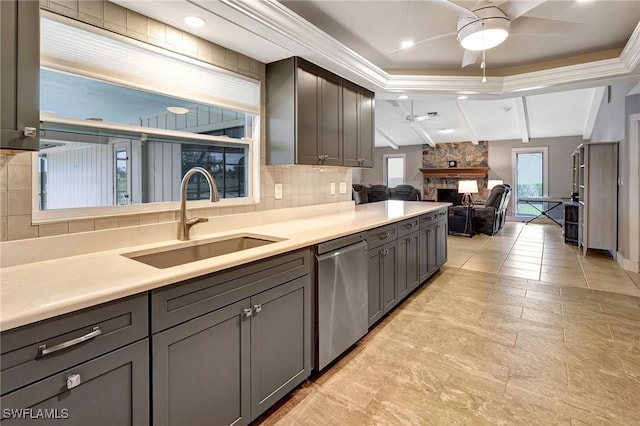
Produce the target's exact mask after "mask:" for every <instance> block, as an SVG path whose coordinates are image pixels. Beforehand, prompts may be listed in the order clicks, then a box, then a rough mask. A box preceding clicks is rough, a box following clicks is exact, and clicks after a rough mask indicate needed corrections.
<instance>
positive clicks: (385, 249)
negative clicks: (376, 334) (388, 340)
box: [367, 224, 398, 326]
mask: <svg viewBox="0 0 640 426" xmlns="http://www.w3.org/2000/svg"><path fill="white" fill-rule="evenodd" d="M397 234H398V228H397V225H396V224H392V225H387V226H383V227H380V228H376V229H372V230H370V231H368V232H367V245H368V250H367V253H368V254H367V255H368V259H369V260H368V275H369V301H368V304H369V326H371V325H373V324H374V323H375V322H376V321H378V320H379V319H380V318H382V316H383V315H384V314H386V313H387V312H389V310H391V309H392V308H393V307H394V306H395V305H396V304H397V303H398V240H397V238H398V235H397Z"/></svg>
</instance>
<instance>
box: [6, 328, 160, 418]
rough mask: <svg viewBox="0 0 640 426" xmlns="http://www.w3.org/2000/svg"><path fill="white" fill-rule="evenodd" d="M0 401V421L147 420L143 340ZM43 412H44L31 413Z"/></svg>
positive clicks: (146, 365) (146, 346)
mask: <svg viewBox="0 0 640 426" xmlns="http://www.w3.org/2000/svg"><path fill="white" fill-rule="evenodd" d="M0 404H1V406H2V409H3V411H2V417H3V421H2V425H3V426H5V425H6V426H12V425H47V426H51V425H61V426H63V425H68V426H74V425H78V426H85V425H92V426H103V425H104V426H107V425H118V426H139V425H148V424H149V417H150V415H149V339H144V340H140V341H138V342H136V343H133V344H131V345H127V346H125V347H124V348H120V349H117V350H115V351H113V352H109V353H108V354H106V355H102V356H99V357H97V358H94V359H92V360H90V361H87V362H85V363H82V364H80V365H76V366H74V367H70V368H68V369H65V370H63V371H61V372H58V373H55V374H53V375H52V376H50V377H47V378H45V379H42V380H39V381H37V382H35V383H32V384H30V385H28V386H26V387H24V388H21V389H18V390H16V391H14V392H11V393H9V394H7V395H3V396H2V397H1V398H0ZM43 413H48V416H49V417H39V418H38V417H37V416H38V414H40V415H41V416H42V415H43ZM20 414H22V418H20V417H19V416H20Z"/></svg>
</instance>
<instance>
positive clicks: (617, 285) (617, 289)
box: [588, 279, 640, 296]
mask: <svg viewBox="0 0 640 426" xmlns="http://www.w3.org/2000/svg"><path fill="white" fill-rule="evenodd" d="M588 284H589V288H591V289H594V290H600V291H609V292H612V293H619V294H627V295H629V296H640V289H639V288H638V287H637V286H636V285H635V284H634V283H633V281H631V280H629V281H625V280H619V281H618V280H607V281H598V280H592V279H588Z"/></svg>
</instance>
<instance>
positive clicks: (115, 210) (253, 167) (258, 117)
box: [31, 11, 263, 224]
mask: <svg viewBox="0 0 640 426" xmlns="http://www.w3.org/2000/svg"><path fill="white" fill-rule="evenodd" d="M41 17H44V18H47V19H51V20H55V21H58V22H61V23H63V24H65V25H70V26H74V27H76V28H79V29H81V30H85V31H89V32H92V33H96V34H98V35H101V36H105V37H108V38H111V39H115V40H117V41H120V42H124V43H126V44H129V45H131V46H133V47H137V48H144V49H146V50H148V51H149V52H151V53H154V54H158V55H160V56H165V57H168V58H171V59H174V60H175V59H178V60H180V61H182V62H185V63H186V64H192V65H196V66H198V67H201V68H204V69H209V70H211V71H215V72H218V73H223V74H226V75H230V76H233V77H237V78H239V79H243V80H246V81H250V82H251V83H253V84H255V85H256V91H257V93H258V96H259V98H260V100H259V105H257V110H258V112H257V113H254V112H248V111H241V112H244V113H245V114H247V115H249V116H252V117H253V118H252V122H251V135H250V136H251V137H245V138H242V139H235V138H229V137H220V136H211V135H202V134H196V133H191V134H190V133H188V132H181V131H174V130H163V129H151V128H140V127H136V126H127V125H119V124H115V123H106V122H103V123H99V122H96V123H87V122H86V121H85V120H75V119H72V118H63V117H53V116H50V115H48V114H47V113H45V112H43V111H41V112H40V115H41V122H46V123H55V124H57V125H61V126H63V127H64V126H72V127H73V126H74V125H78V126H80V125H81V126H83V127H88V128H93V129H106V130H114V131H117V130H124V131H125V132H126V133H131V132H133V133H136V132H137V133H139V134H142V133H153V134H156V135H166V136H168V137H171V138H175V137H181V138H182V139H184V142H185V143H189V141H190V140H191V141H194V142H197V141H199V142H202V141H207V142H212V143H213V144H215V143H216V142H217V143H220V144H223V145H230V144H232V145H235V146H238V147H241V146H244V147H245V148H246V150H247V157H248V158H247V162H246V164H245V167H246V170H247V182H246V190H247V196H245V197H234V198H221V199H220V201H219V202H218V203H215V204H213V203H211V202H209V201H208V200H193V201H189V208H190V209H198V208H213V209H218V208H225V207H236V206H246V205H255V204H259V203H260V189H261V185H260V177H261V176H260V155H261V153H260V141H261V129H260V123H261V121H262V114H263V111H262V104H263V102H262V93H263V90H262V82H261V81H260V80H258V79H255V78H251V77H248V76H246V75H242V74H239V73H236V72H232V71H229V70H226V69H223V68H220V67H217V66H214V65H212V64H209V63H206V62H203V61H200V60H197V59H194V58H190V57H188V56H185V55H181V54H179V53H176V52H172V51H169V50H166V49H163V48H161V47H158V46H154V45H151V44H148V43H144V42H141V41H138V40H135V39H132V38H129V37H126V36H123V35H119V34H115V33H111V32H109V31H107V30H104V29H101V28H97V27H94V26H91V25H89V24H86V23H84V22H79V21H75V20H72V19H69V18H66V17H61V16H58V15H55V14H52V13H49V12H46V11H41ZM40 66H41V67H46V68H51V69H55V70H58V71H63V72H72V73H74V74H78V75H80V76H84V77H90V78H96V79H99V80H102V81H106V82H109V83H113V84H120V85H124V86H127V87H132V88H135V89H141V90H148V89H149V88H144V87H138V86H137V85H136V84H132V83H131V82H128V81H123V80H122V79H119V78H117V77H115V76H111V75H109V76H101V75H96V74H92V73H91V72H78V70H77V69H74V70H70V69H69V68H68V67H66V66H64V65H60V66H58V65H56V64H52V63H51V61H45V62H41V64H40ZM153 91H155V92H162V88H160V87H156V88H155V90H153ZM171 95H172V96H178V97H180V93H177V94H176V93H173V94H171ZM183 97H185V96H183ZM186 97H187V98H188V99H190V100H193V101H195V102H199V103H209V104H211V103H210V102H208V100H206V99H204V100H203V99H193V97H189V96H186ZM214 106H218V107H223V108H227V109H229V108H231V109H233V107H230V106H229V105H225V104H220V105H218V104H215V105H214ZM88 124H90V126H88ZM39 162H40V159H39V152H34V153H32V168H31V169H32V185H31V186H32V208H31V210H32V223H33V224H46V223H52V222H60V221H66V220H74V219H92V218H100V217H114V216H131V215H137V214H145V213H162V212H171V211H176V210H179V208H180V202H179V201H175V202H173V201H172V202H159V203H141V204H129V205H126V206H118V205H113V206H100V207H81V208H66V209H52V210H40V195H39V191H40V187H39V184H40V175H39Z"/></svg>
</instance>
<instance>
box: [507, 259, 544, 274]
mask: <svg viewBox="0 0 640 426" xmlns="http://www.w3.org/2000/svg"><path fill="white" fill-rule="evenodd" d="M502 266H504V267H505V268H513V269H526V270H528V271H534V272H540V264H539V263H528V262H520V261H517V260H506V261H505V262H504V263H503V265H502Z"/></svg>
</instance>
